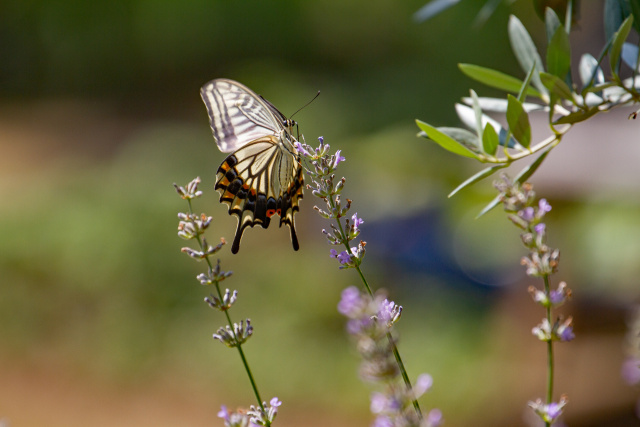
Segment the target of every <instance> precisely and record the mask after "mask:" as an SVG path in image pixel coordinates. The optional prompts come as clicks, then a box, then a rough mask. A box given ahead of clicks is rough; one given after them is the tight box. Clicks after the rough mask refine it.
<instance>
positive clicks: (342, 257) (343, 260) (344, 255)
mask: <svg viewBox="0 0 640 427" xmlns="http://www.w3.org/2000/svg"><path fill="white" fill-rule="evenodd" d="M337 258H338V260H339V261H340V264H348V263H349V262H351V255H350V254H349V252H347V251H342V252H340V254H339V255H338V257H337Z"/></svg>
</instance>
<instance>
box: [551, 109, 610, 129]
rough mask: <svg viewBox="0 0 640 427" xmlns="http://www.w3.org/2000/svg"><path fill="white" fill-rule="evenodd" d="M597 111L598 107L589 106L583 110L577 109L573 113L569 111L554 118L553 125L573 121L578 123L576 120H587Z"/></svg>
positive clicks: (571, 122)
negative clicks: (556, 118)
mask: <svg viewBox="0 0 640 427" xmlns="http://www.w3.org/2000/svg"><path fill="white" fill-rule="evenodd" d="M598 111H600V110H599V109H598V107H595V106H594V107H590V108H589V109H587V110H586V111H585V110H578V111H576V112H574V113H571V114H569V115H567V116H564V117H561V118H559V119H558V120H556V121H555V122H553V124H554V125H565V124H573V123H578V122H582V121H584V120H587V119H588V118H589V117H591V116H593V115H595V114H596V113H597V112H598Z"/></svg>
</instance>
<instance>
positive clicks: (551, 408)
mask: <svg viewBox="0 0 640 427" xmlns="http://www.w3.org/2000/svg"><path fill="white" fill-rule="evenodd" d="M543 200H544V199H543ZM560 414H562V406H560V405H559V404H557V403H556V402H551V403H549V405H548V406H547V415H549V418H551V419H552V420H555V419H556V418H558V417H559V416H560Z"/></svg>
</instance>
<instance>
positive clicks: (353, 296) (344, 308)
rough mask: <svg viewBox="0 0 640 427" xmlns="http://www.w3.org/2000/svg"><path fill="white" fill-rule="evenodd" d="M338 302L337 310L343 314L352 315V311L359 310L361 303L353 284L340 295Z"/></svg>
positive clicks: (358, 292) (358, 293)
mask: <svg viewBox="0 0 640 427" xmlns="http://www.w3.org/2000/svg"><path fill="white" fill-rule="evenodd" d="M340 297H341V298H340V302H339V303H338V312H339V313H340V314H342V315H344V316H348V317H353V315H354V313H355V312H356V311H357V310H359V308H360V305H361V304H362V298H361V296H360V291H359V290H358V288H356V287H355V286H349V287H348V288H346V289H345V290H344V291H342V294H341V295H340Z"/></svg>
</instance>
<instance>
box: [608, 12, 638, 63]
mask: <svg viewBox="0 0 640 427" xmlns="http://www.w3.org/2000/svg"><path fill="white" fill-rule="evenodd" d="M632 24H633V16H629V17H628V18H627V19H625V20H624V22H623V23H622V25H621V26H620V29H619V30H618V32H617V33H616V34H615V35H614V38H613V43H611V50H610V51H609V63H610V64H611V71H612V72H613V73H614V74H615V75H617V74H618V71H619V70H620V52H622V44H623V43H624V41H625V40H626V39H627V36H628V35H629V31H631V25H632Z"/></svg>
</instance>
